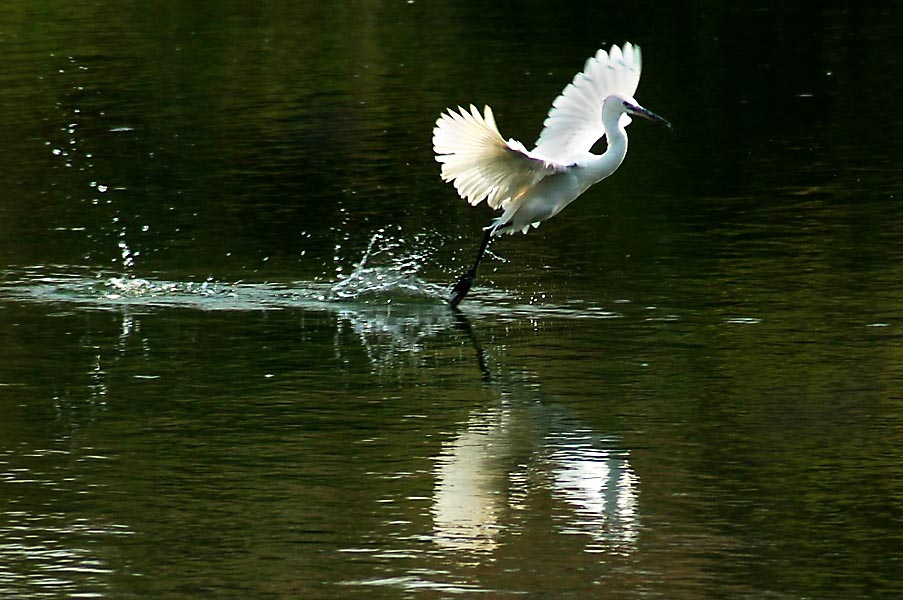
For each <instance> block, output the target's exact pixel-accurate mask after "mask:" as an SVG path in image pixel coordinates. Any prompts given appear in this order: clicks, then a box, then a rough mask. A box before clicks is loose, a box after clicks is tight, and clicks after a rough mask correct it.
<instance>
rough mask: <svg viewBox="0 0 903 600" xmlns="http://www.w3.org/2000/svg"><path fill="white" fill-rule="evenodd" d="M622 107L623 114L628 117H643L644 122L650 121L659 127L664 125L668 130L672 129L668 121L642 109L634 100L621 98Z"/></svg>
mask: <svg viewBox="0 0 903 600" xmlns="http://www.w3.org/2000/svg"><path fill="white" fill-rule="evenodd" d="M621 103H622V106H623V107H624V112H625V113H627V114H628V115H635V116H637V117H643V118H644V119H646V120H649V121H652V122H653V123H658V124H659V125H664V126H665V127H667V128H668V129H672V126H671V123H670V122H669V121H668V119H665V118H664V117H660V116H659V115H657V114H655V113H654V112H652V111H651V110H649V109H647V108H643V107H642V106H640V104H639V103H638V102H637V101H636V100H634V99H633V98H623V99H622V100H621Z"/></svg>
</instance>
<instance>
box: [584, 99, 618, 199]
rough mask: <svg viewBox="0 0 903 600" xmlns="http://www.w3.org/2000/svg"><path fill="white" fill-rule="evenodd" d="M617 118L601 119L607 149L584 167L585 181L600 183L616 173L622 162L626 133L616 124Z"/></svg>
mask: <svg viewBox="0 0 903 600" xmlns="http://www.w3.org/2000/svg"><path fill="white" fill-rule="evenodd" d="M619 117H620V115H616V116H615V117H614V119H603V121H602V125H603V126H604V127H605V139H606V141H607V142H608V147H607V148H606V149H605V152H603V153H602V154H601V155H599V157H598V158H596V159H594V160H592V161H589V162H588V163H586V165H585V168H586V175H587V179H591V180H592V183H597V182H599V181H602V180H603V179H605V178H606V177H608V176H609V175H611V174H612V173H614V172H615V171H617V170H618V167H620V166H621V163H622V162H624V157H625V156H627V132H626V131H625V130H624V127H622V126H621V125H620V124H619V123H618V118H619Z"/></svg>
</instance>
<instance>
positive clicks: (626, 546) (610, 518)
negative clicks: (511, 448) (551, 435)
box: [549, 442, 639, 553]
mask: <svg viewBox="0 0 903 600" xmlns="http://www.w3.org/2000/svg"><path fill="white" fill-rule="evenodd" d="M559 443H560V442H559ZM582 443H583V442H579V443H578V444H577V445H574V446H571V447H567V448H562V449H559V450H556V451H555V452H553V453H552V454H551V456H550V457H549V462H550V463H551V465H552V477H553V492H554V493H555V494H556V495H558V496H559V497H561V498H562V499H564V500H565V501H566V502H567V503H568V504H570V505H571V507H573V509H574V511H575V513H576V514H575V516H576V517H577V518H576V519H575V520H574V522H573V524H571V525H569V526H568V527H567V528H565V532H566V533H586V534H589V535H590V536H591V537H592V538H593V540H594V541H595V542H596V543H597V544H599V545H600V546H602V548H604V549H606V550H609V551H612V552H618V553H629V552H631V551H632V550H633V549H634V547H635V546H636V541H637V535H638V529H639V527H638V525H639V524H638V513H637V491H638V483H639V480H638V478H637V476H636V474H635V473H634V472H633V469H632V468H631V467H630V463H629V462H628V460H627V457H626V455H624V454H622V453H613V452H610V451H607V450H600V449H598V448H593V447H587V446H585V445H579V444H582Z"/></svg>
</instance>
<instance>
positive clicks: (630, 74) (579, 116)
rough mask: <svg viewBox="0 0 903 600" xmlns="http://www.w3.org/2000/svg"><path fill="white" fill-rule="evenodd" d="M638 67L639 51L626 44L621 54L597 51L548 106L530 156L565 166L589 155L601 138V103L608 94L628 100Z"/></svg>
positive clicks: (636, 81) (613, 50)
mask: <svg viewBox="0 0 903 600" xmlns="http://www.w3.org/2000/svg"><path fill="white" fill-rule="evenodd" d="M641 67H642V56H641V54H640V47H639V46H634V45H632V44H631V43H630V42H628V43H626V44H624V50H623V51H622V50H621V49H620V48H618V47H617V46H612V47H611V51H610V52H606V51H605V50H599V51H598V52H597V53H596V55H595V56H593V57H592V58H590V59H589V60H587V61H586V66H585V67H584V68H583V72H581V73H578V74H577V75H575V76H574V80H573V81H572V82H571V83H569V84H568V85H567V86H566V87H565V88H564V90H563V91H562V92H561V95H560V96H558V97H557V98H556V99H555V102H553V103H552V108H551V110H549V116H548V117H546V120H545V123H543V125H544V127H543V130H542V132H541V133H540V134H539V139H538V140H536V148H534V149H533V150H532V152H533V154H535V155H537V156H541V157H543V158H545V159H547V160H553V161H555V162H557V163H561V164H565V165H567V164H571V163H572V162H574V161H575V160H576V159H578V158H580V157H581V156H582V155H585V154H586V153H587V152H589V151H590V149H591V148H592V147H593V144H595V143H596V141H597V140H598V139H599V138H601V137H602V136H603V135H604V134H605V130H604V129H603V128H602V102H603V101H604V100H605V99H606V98H607V97H608V96H610V95H612V94H621V95H623V96H627V97H632V96H633V95H634V94H635V93H636V88H637V86H638V85H639V83H640V69H641ZM625 117H626V118H627V119H629V118H630V117H627V116H626V115H624V116H622V117H621V118H622V119H623V118H625ZM627 122H628V123H629V120H628V121H627Z"/></svg>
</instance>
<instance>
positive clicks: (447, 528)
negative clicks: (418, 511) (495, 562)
mask: <svg viewBox="0 0 903 600" xmlns="http://www.w3.org/2000/svg"><path fill="white" fill-rule="evenodd" d="M505 430H506V427H505V414H504V413H503V412H502V411H493V412H492V413H491V414H489V415H485V416H483V415H481V418H480V423H479V424H476V423H475V422H472V423H471V424H470V426H469V427H468V429H467V430H465V431H464V432H463V433H462V434H461V435H460V436H458V438H457V439H456V440H454V442H452V443H451V444H450V445H449V446H448V447H447V448H446V449H445V451H444V452H443V455H442V457H441V458H440V463H439V467H438V470H437V473H436V491H435V495H434V498H433V525H434V528H435V531H436V536H435V541H436V543H437V544H439V545H441V546H445V547H447V548H450V549H455V550H470V551H484V552H485V551H491V550H493V549H494V548H495V547H496V546H497V545H498V540H497V536H498V533H499V519H500V516H501V513H502V510H503V509H504V508H505V505H506V502H505V495H504V494H503V488H504V487H505V485H506V472H505V466H504V463H503V462H502V461H499V460H498V458H499V453H500V451H501V452H502V454H504V453H506V451H507V448H508V445H507V440H506V437H505Z"/></svg>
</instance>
